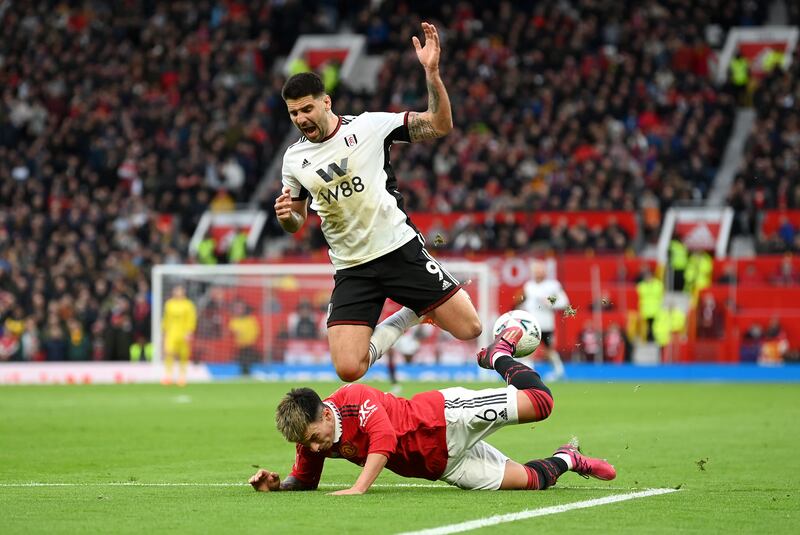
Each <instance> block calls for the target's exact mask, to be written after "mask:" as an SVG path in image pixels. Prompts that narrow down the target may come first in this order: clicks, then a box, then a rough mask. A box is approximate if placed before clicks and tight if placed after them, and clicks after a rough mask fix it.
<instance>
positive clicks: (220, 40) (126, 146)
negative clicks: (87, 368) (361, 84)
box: [0, 1, 316, 360]
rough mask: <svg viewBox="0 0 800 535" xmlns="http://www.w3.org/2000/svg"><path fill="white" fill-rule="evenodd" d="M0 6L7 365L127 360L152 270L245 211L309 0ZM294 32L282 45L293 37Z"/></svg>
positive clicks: (270, 147) (0, 250)
mask: <svg viewBox="0 0 800 535" xmlns="http://www.w3.org/2000/svg"><path fill="white" fill-rule="evenodd" d="M287 4H288V5H287V6H284V8H283V9H278V8H276V7H274V6H272V3H271V2H267V1H261V2H255V1H253V2H247V3H243V2H197V3H195V2H152V1H144V2H120V3H114V2H85V3H64V2H55V1H50V2H0V21H2V26H3V38H2V39H0V98H1V101H0V329H1V330H2V333H3V334H2V336H3V339H4V340H5V342H7V343H3V344H2V346H3V347H5V348H6V349H5V350H4V351H3V353H2V354H0V358H13V359H49V360H62V359H76V360H83V359H127V358H129V347H130V344H131V342H132V341H134V340H136V339H137V338H147V337H149V334H150V333H149V328H150V319H149V317H150V316H149V311H150V307H151V303H150V291H149V280H150V273H149V270H150V267H151V266H152V265H153V264H155V263H174V262H181V261H185V260H186V251H187V249H188V247H187V245H188V241H189V237H190V236H191V234H192V232H193V231H194V229H195V226H196V224H197V221H198V219H199V217H200V216H201V214H202V213H203V212H204V211H205V210H206V208H207V207H208V206H209V205H210V204H213V203H225V202H228V203H230V202H236V201H239V202H242V201H246V200H248V199H249V195H250V193H251V192H252V191H253V188H254V186H255V184H256V183H257V182H258V181H259V180H260V179H261V177H262V175H263V174H264V171H265V168H266V166H267V165H268V164H269V163H270V161H271V160H272V158H273V156H275V151H276V146H280V143H281V142H282V140H283V138H284V137H285V134H286V131H287V130H288V128H289V127H290V123H289V122H288V121H287V119H286V116H285V107H284V105H283V102H282V100H281V98H280V87H281V85H282V80H281V79H280V78H276V77H274V76H273V75H272V73H271V70H272V67H273V63H274V60H275V58H276V57H277V55H278V54H281V53H285V52H286V50H287V49H288V48H289V47H290V46H291V44H292V42H293V41H294V38H295V35H296V34H297V32H299V31H313V30H314V29H315V28H316V26H315V25H314V24H315V23H314V18H313V17H302V16H299V15H300V14H301V12H302V11H303V7H302V5H301V4H300V3H293V2H289V3H287ZM287 28H288V29H290V30H291V32H288V33H287V32H284V31H283V30H284V29H287Z"/></svg>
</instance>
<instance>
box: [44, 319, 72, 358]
mask: <svg viewBox="0 0 800 535" xmlns="http://www.w3.org/2000/svg"><path fill="white" fill-rule="evenodd" d="M44 350H45V354H46V355H47V360H48V361H62V360H66V358H67V337H66V335H65V333H64V327H63V326H62V324H61V320H59V319H58V317H57V316H54V315H52V316H49V317H48V318H47V326H46V327H45V331H44Z"/></svg>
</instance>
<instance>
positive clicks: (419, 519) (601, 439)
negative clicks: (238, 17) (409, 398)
mask: <svg viewBox="0 0 800 535" xmlns="http://www.w3.org/2000/svg"><path fill="white" fill-rule="evenodd" d="M498 384H499V383H493V384H491V385H467V386H470V387H472V388H480V387H481V386H497V385H498ZM290 386H291V385H289V384H281V383H278V384H271V383H217V384H209V385H190V386H188V387H186V388H181V389H179V388H177V387H169V388H167V387H161V386H156V385H130V386H39V387H5V388H0V533H3V534H11V533H166V532H170V533H269V534H278V533H287V534H289V533H291V534H299V533H311V532H314V533H363V534H371V533H398V532H403V531H413V530H420V529H424V528H433V527H439V526H445V525H449V524H454V523H459V522H464V521H467V520H473V519H479V518H484V517H488V516H492V515H497V514H502V513H514V512H518V511H523V510H527V509H536V508H543V507H548V506H554V505H561V504H568V503H572V502H579V501H583V500H588V499H593V498H602V497H604V496H610V495H613V494H624V493H629V492H631V491H632V489H644V488H674V487H680V492H675V493H672V494H667V495H662V496H652V497H647V498H641V499H636V500H631V501H626V502H621V503H614V504H609V505H602V506H598V507H592V508H587V509H581V510H574V511H568V512H565V513H560V514H554V515H550V516H543V517H537V518H529V519H526V520H520V521H516V522H511V523H506V524H500V525H496V526H493V527H490V528H483V529H481V530H477V531H483V532H485V533H489V532H490V530H491V533H512V532H514V533H519V532H523V531H527V532H533V531H534V530H535V532H538V533H547V534H552V533H575V532H592V533H673V532H676V531H681V532H694V533H711V532H713V533H748V532H749V533H770V534H775V533H796V531H795V529H796V528H797V526H798V525H800V476H799V475H798V474H800V460H798V459H800V457H798V453H797V451H796V448H797V444H798V442H800V440H798V439H800V387H798V386H797V385H753V384H744V385H742V384H691V385H688V384H676V385H671V384H649V383H645V384H642V385H635V384H628V383H616V384H604V383H559V384H556V385H554V387H553V393H554V397H555V410H554V412H553V415H552V416H551V417H550V419H548V420H547V421H545V422H540V423H537V424H535V425H519V426H512V427H508V428H506V429H503V430H501V431H499V432H498V433H496V434H495V435H493V436H492V437H490V439H489V442H491V443H493V444H494V445H496V446H498V447H499V448H500V449H501V450H502V451H504V452H505V453H506V454H508V455H509V456H511V457H512V458H514V459H516V460H519V461H523V462H524V461H527V460H530V459H534V458H539V457H543V456H549V455H550V454H551V453H552V452H553V450H554V449H555V448H556V447H557V446H559V445H560V444H561V443H563V442H565V441H566V440H567V439H569V438H570V437H571V436H573V435H577V436H578V437H580V439H581V442H582V446H583V448H584V451H585V452H586V453H589V454H593V455H596V456H602V457H606V458H608V459H609V460H610V461H612V462H613V463H614V464H615V465H616V467H617V471H618V474H619V475H618V478H617V479H616V480H615V481H612V482H608V483H606V482H601V481H597V480H584V479H582V478H580V477H578V476H576V475H575V474H571V473H568V474H565V475H564V476H563V477H562V478H561V480H560V481H559V484H558V485H557V486H556V487H555V488H553V489H551V490H548V491H545V492H523V491H517V492H466V491H461V490H458V489H453V488H450V487H447V486H442V487H436V488H427V487H402V486H392V485H393V484H399V483H415V482H418V483H428V482H426V481H423V480H408V479H402V478H400V477H398V476H395V475H394V474H392V473H390V472H388V471H386V472H384V473H383V474H382V475H381V477H380V478H379V479H378V481H377V484H378V485H379V486H377V487H375V488H373V489H372V490H371V491H370V492H369V493H368V494H367V495H365V496H344V497H336V496H329V495H328V494H327V492H330V491H331V490H335V488H336V487H335V486H331V485H330V484H341V485H342V487H341V488H344V487H346V486H349V484H350V483H352V482H353V481H354V480H355V478H356V476H357V474H358V471H359V468H358V467H356V466H354V465H351V464H350V463H348V462H347V461H344V460H340V459H331V460H328V461H327V462H326V468H325V472H324V473H323V477H322V482H323V484H328V486H325V487H324V488H323V489H321V490H319V491H316V492H298V493H288V492H287V493H274V494H261V493H256V492H254V491H252V489H251V488H250V487H249V486H246V485H240V484H239V483H244V482H246V480H247V478H248V477H249V476H250V475H251V474H252V473H253V472H255V468H254V467H253V465H258V466H262V467H266V468H270V469H273V470H276V471H278V472H279V473H280V474H281V475H282V476H285V475H286V474H287V473H288V471H289V469H290V466H291V463H292V460H293V446H292V445H290V444H288V443H286V442H284V441H283V440H282V439H281V438H280V437H279V435H278V433H277V431H276V430H275V426H274V423H273V412H274V409H275V405H276V404H277V401H278V399H279V398H280V396H281V395H282V394H283V393H284V392H285V391H286V390H288V388H290ZM309 386H313V387H315V388H316V389H317V390H318V391H319V392H320V394H323V395H324V394H327V393H329V392H330V391H332V390H333V389H334V388H335V387H336V385H335V384H333V383H327V384H312V385H309ZM375 386H377V387H378V388H386V387H387V385H386V384H385V383H384V384H376V385H375ZM442 386H445V385H441V384H436V385H434V384H421V383H409V384H406V385H405V386H404V391H403V394H404V395H410V394H413V393H415V392H418V391H422V390H427V389H431V388H436V387H442ZM30 483H43V484H47V485H43V486H33V485H29V484H30ZM110 483H112V484H110ZM152 483H165V484H169V485H164V486H153V485H150V484H152ZM176 483H181V484H185V485H174V484H176ZM56 484H62V485H61V486H59V485H56Z"/></svg>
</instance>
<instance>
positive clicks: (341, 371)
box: [336, 362, 367, 383]
mask: <svg viewBox="0 0 800 535" xmlns="http://www.w3.org/2000/svg"><path fill="white" fill-rule="evenodd" d="M366 372H367V368H366V367H364V366H361V365H360V364H359V363H354V362H348V363H343V364H338V365H337V366H336V374H337V375H338V376H339V379H341V380H342V381H344V382H345V383H352V382H353V381H358V380H359V379H361V378H362V377H363V376H364V374H365V373H366Z"/></svg>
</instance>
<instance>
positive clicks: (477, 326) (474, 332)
mask: <svg viewBox="0 0 800 535" xmlns="http://www.w3.org/2000/svg"><path fill="white" fill-rule="evenodd" d="M482 332H483V325H482V324H481V320H480V318H477V317H476V318H473V319H471V320H468V321H465V322H463V323H461V324H459V328H458V329H456V332H454V333H451V334H452V335H453V336H455V337H456V338H458V339H459V340H474V339H475V338H477V337H479V336H480V335H481V333H482Z"/></svg>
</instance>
